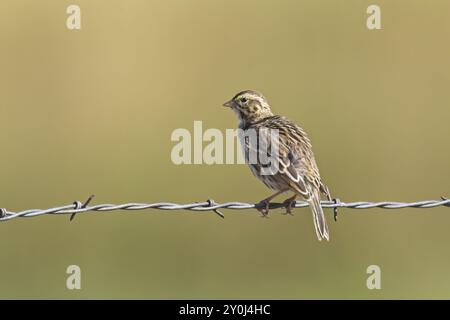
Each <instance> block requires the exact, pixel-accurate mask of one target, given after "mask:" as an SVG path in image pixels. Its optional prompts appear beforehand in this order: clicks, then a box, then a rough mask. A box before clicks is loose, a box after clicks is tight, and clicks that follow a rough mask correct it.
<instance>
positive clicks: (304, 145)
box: [265, 117, 329, 240]
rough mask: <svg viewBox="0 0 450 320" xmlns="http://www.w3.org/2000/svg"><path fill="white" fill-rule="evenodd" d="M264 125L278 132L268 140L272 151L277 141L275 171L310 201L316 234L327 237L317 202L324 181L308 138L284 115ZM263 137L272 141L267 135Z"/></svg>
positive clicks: (318, 201)
mask: <svg viewBox="0 0 450 320" xmlns="http://www.w3.org/2000/svg"><path fill="white" fill-rule="evenodd" d="M265 127H267V128H269V129H276V132H277V133H278V135H277V137H275V139H273V140H272V141H271V142H270V144H271V150H272V151H273V150H274V148H273V144H274V143H277V149H278V150H276V149H275V152H278V172H277V174H276V175H277V176H278V178H280V179H282V180H284V181H285V183H286V184H287V185H289V186H290V187H291V189H292V190H293V191H296V193H298V194H299V195H301V196H303V198H304V199H305V200H306V201H307V202H308V203H309V205H310V207H311V211H312V213H313V220H314V226H315V230H316V234H317V237H318V238H319V240H321V239H327V240H329V232H328V226H327V223H326V220H325V217H324V214H323V209H322V207H321V205H320V191H321V189H322V186H323V184H322V182H321V179H320V174H319V170H318V168H317V164H316V160H315V158H314V154H313V152H312V148H311V142H310V140H309V139H308V137H307V135H306V133H305V132H304V131H303V130H302V129H301V128H300V127H299V126H297V125H296V124H295V123H293V122H291V121H289V120H287V119H286V118H283V117H274V119H272V120H271V121H270V122H268V123H266V125H265ZM272 134H273V133H272ZM265 138H266V140H271V139H270V137H269V135H268V134H266V136H265ZM272 138H273V136H272Z"/></svg>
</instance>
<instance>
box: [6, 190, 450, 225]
mask: <svg viewBox="0 0 450 320" xmlns="http://www.w3.org/2000/svg"><path fill="white" fill-rule="evenodd" d="M92 199H93V196H90V197H89V198H88V199H87V200H86V201H85V202H84V203H82V202H80V201H75V202H74V203H72V204H69V205H64V206H59V207H54V208H49V209H28V210H24V211H18V212H14V211H8V210H6V209H3V208H0V221H8V220H12V219H15V218H31V217H37V216H41V215H61V214H67V215H70V220H72V219H73V218H74V217H75V215H76V214H79V213H88V212H90V213H94V212H109V211H117V210H128V211H137V210H147V209H158V210H169V211H173V210H188V211H195V212H205V211H212V212H214V213H216V214H217V215H219V216H220V217H222V218H223V217H224V214H223V213H222V212H221V211H219V210H220V209H230V210H249V209H257V208H258V204H251V203H244V202H225V203H216V202H215V201H214V200H207V201H204V202H193V203H187V204H178V203H172V202H156V203H125V204H97V205H90V202H91V200H92ZM321 205H322V207H323V208H332V209H334V210H335V211H334V214H335V219H336V215H337V211H336V210H337V209H338V208H350V209H372V208H380V209H403V208H420V209H429V208H436V207H449V208H450V199H446V198H442V199H441V200H425V201H417V202H391V201H383V202H367V201H358V202H341V201H340V200H339V199H334V200H333V201H322V202H321ZM285 206H286V204H285V203H270V205H269V209H277V208H284V207H285ZM293 207H294V208H305V207H308V203H307V202H305V201H296V202H295V205H294V206H293Z"/></svg>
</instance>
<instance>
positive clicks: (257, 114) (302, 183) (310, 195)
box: [224, 90, 331, 240]
mask: <svg viewBox="0 0 450 320" xmlns="http://www.w3.org/2000/svg"><path fill="white" fill-rule="evenodd" d="M224 106H226V107H230V108H231V109H233V111H234V112H235V113H236V115H237V116H238V119H239V128H240V129H242V130H243V131H244V134H245V133H246V132H250V131H252V130H253V131H254V132H256V134H257V136H258V141H259V143H258V142H257V143H256V144H255V143H251V142H249V140H245V142H243V148H244V150H243V151H244V152H245V155H248V154H249V153H250V152H256V153H257V154H258V155H260V154H261V152H262V151H261V150H260V149H261V146H260V144H261V143H262V142H264V143H266V144H267V145H273V142H271V138H270V136H269V135H270V132H271V130H275V131H276V132H277V133H278V143H277V146H278V153H277V160H278V170H276V171H275V172H274V173H273V174H262V173H261V172H262V169H263V168H265V167H267V165H265V164H264V163H261V161H260V160H259V156H258V158H257V159H258V160H257V161H256V162H255V163H253V162H252V163H249V166H250V169H251V171H252V173H253V174H254V175H255V176H256V177H257V178H258V179H260V180H261V181H262V182H263V183H264V184H265V185H266V186H268V187H269V188H271V189H273V190H275V191H276V193H275V194H273V195H271V196H270V197H268V198H266V199H264V200H262V201H261V203H260V206H261V208H260V209H259V210H260V211H261V213H262V214H264V215H267V214H268V211H269V202H270V200H272V199H273V198H274V197H276V196H277V195H279V194H281V193H284V192H287V191H292V192H293V193H294V195H293V196H292V197H291V198H289V199H287V200H286V201H285V205H286V211H287V213H291V209H292V205H293V204H294V201H295V199H296V197H297V196H300V197H302V198H303V199H305V201H307V202H308V203H309V206H310V208H311V212H312V214H313V220H314V226H315V230H316V234H317V237H318V239H319V240H322V239H326V240H329V232H328V226H327V223H326V220H325V216H324V214H323V210H322V207H321V206H320V193H323V194H324V195H326V196H327V198H328V199H329V200H331V196H330V193H329V191H328V188H327V187H326V186H325V184H323V182H322V180H321V178H320V174H319V169H318V167H317V164H316V160H315V158H314V154H313V152H312V148H311V142H310V140H309V139H308V136H307V135H306V133H305V132H304V131H303V129H302V128H300V127H299V126H297V125H296V124H295V123H294V122H292V121H290V120H288V119H286V118H285V117H282V116H277V115H274V114H273V113H272V111H271V108H270V106H269V104H268V102H267V100H266V98H265V97H264V96H263V95H262V94H260V93H259V92H256V91H253V90H246V91H242V92H239V93H238V94H236V95H235V96H234V97H233V98H232V99H231V100H230V101H228V102H226V103H225V104H224ZM264 152H267V150H266V149H265V151H264ZM246 158H247V157H246ZM247 160H248V158H247Z"/></svg>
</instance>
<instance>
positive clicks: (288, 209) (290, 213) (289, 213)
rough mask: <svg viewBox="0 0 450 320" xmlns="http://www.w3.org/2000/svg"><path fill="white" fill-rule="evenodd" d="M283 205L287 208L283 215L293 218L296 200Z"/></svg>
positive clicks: (287, 201) (289, 200)
mask: <svg viewBox="0 0 450 320" xmlns="http://www.w3.org/2000/svg"><path fill="white" fill-rule="evenodd" d="M283 205H284V207H285V208H286V212H285V213H283V214H284V215H290V216H293V215H294V214H293V213H292V208H293V207H294V205H295V199H294V200H291V199H287V200H285V201H284V202H283Z"/></svg>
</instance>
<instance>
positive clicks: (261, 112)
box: [223, 90, 273, 123]
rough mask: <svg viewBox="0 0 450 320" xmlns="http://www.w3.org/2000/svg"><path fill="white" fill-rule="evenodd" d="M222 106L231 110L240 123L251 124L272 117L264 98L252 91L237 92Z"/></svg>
mask: <svg viewBox="0 0 450 320" xmlns="http://www.w3.org/2000/svg"><path fill="white" fill-rule="evenodd" d="M223 106H224V107H228V108H231V109H233V111H234V112H235V113H236V114H237V116H238V118H239V120H240V121H241V123H242V122H243V123H252V122H255V121H259V120H262V119H264V118H267V117H270V116H273V113H272V111H271V110H270V106H269V103H268V102H267V100H266V98H265V97H264V96H263V95H262V94H261V93H259V92H257V91H253V90H245V91H241V92H239V93H238V94H236V95H235V96H234V97H233V98H232V99H231V100H230V101H227V102H225V103H224V104H223Z"/></svg>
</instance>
